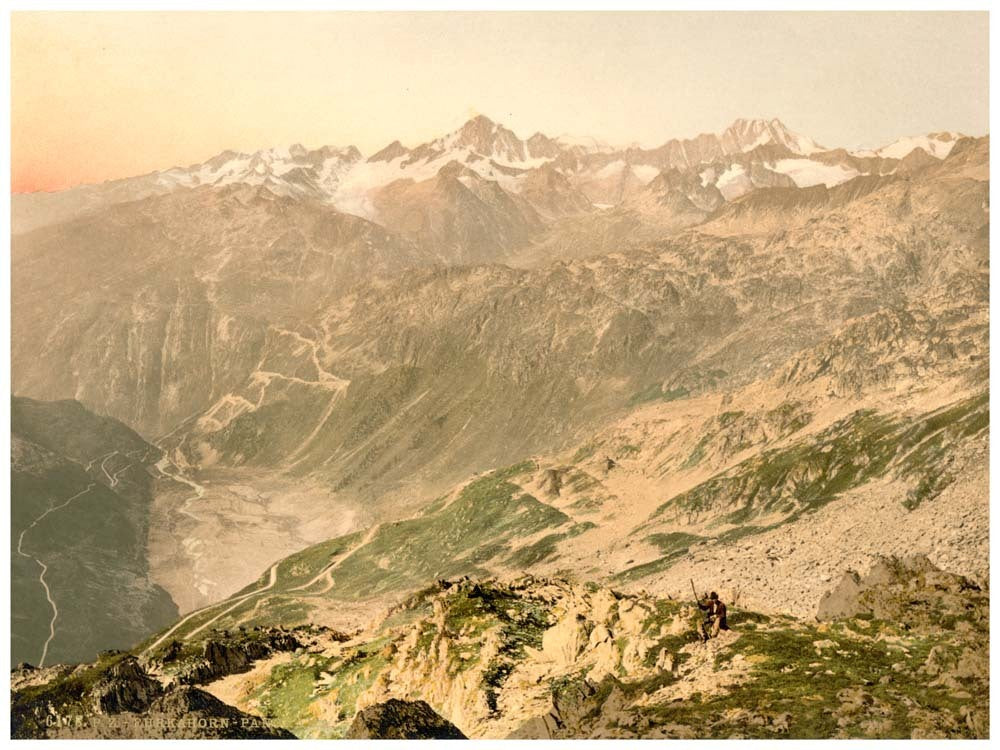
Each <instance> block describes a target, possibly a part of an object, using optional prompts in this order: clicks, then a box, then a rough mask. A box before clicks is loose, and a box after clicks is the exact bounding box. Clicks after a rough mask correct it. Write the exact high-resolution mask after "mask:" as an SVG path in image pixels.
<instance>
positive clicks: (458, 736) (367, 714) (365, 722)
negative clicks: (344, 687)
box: [344, 698, 467, 740]
mask: <svg viewBox="0 0 1000 750" xmlns="http://www.w3.org/2000/svg"><path fill="white" fill-rule="evenodd" d="M344 737H345V739H349V740H464V739H467V738H466V736H465V735H464V734H462V733H461V732H460V731H458V727H456V726H455V725H454V724H452V723H451V722H450V721H448V720H447V719H445V718H443V717H441V716H439V715H438V714H437V713H435V711H434V709H432V708H431V707H430V706H428V705H427V703H426V702H424V701H401V700H396V699H395V698H392V699H390V700H387V701H386V702H385V703H377V704H375V705H373V706H368V707H367V708H364V709H362V710H361V711H358V713H357V714H356V715H355V716H354V721H353V722H351V727H350V729H348V730H347V734H345V735H344Z"/></svg>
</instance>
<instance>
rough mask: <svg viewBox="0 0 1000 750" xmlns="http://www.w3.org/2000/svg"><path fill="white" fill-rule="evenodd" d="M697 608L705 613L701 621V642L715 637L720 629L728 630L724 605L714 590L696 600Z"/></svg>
mask: <svg viewBox="0 0 1000 750" xmlns="http://www.w3.org/2000/svg"><path fill="white" fill-rule="evenodd" d="M698 609H700V610H702V611H703V612H704V613H705V619H704V620H703V621H702V623H701V640H702V641H703V642H704V641H707V640H708V639H709V638H715V636H717V635H718V634H719V631H720V630H729V624H728V623H727V622H726V605H725V604H723V603H722V602H721V601H720V600H719V595H718V594H716V593H715V592H714V591H713V592H712V593H711V594H709V595H708V596H707V597H705V596H703V597H702V601H700V602H698Z"/></svg>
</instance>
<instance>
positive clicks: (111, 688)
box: [94, 656, 163, 714]
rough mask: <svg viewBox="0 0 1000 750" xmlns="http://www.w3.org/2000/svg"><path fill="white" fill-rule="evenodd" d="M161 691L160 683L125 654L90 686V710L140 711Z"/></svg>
mask: <svg viewBox="0 0 1000 750" xmlns="http://www.w3.org/2000/svg"><path fill="white" fill-rule="evenodd" d="M162 694H163V688H162V687H161V686H160V683H159V682H157V681H156V680H154V679H153V678H151V677H150V676H149V675H148V674H146V671H145V670H144V669H143V668H142V667H141V666H140V665H139V661H138V660H137V659H136V658H135V657H134V656H129V657H126V658H125V659H123V660H121V661H119V662H118V663H116V664H115V665H114V666H112V667H111V669H109V670H108V673H107V676H106V677H105V678H104V679H103V680H101V682H99V683H98V684H97V685H96V687H95V688H94V710H95V711H96V712H97V713H99V714H118V713H121V712H123V711H131V712H139V711H144V710H145V709H146V708H148V707H149V705H150V703H152V701H153V700H154V699H155V698H158V697H159V696H160V695H162Z"/></svg>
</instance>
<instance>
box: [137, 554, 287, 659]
mask: <svg viewBox="0 0 1000 750" xmlns="http://www.w3.org/2000/svg"><path fill="white" fill-rule="evenodd" d="M279 564H280V561H279V562H276V563H275V564H274V565H272V566H271V570H270V580H269V581H268V583H267V585H266V586H262V587H261V588H259V589H255V590H254V591H251V592H250V593H249V594H243V595H242V596H239V597H236V598H235V599H224V600H222V601H221V602H216V603H215V604H209V605H208V606H207V607H202V608H201V609H196V610H195V611H194V612H191V613H190V614H188V615H187V616H186V617H184V618H183V619H181V620H180V621H179V622H177V624H175V625H174V626H173V627H172V628H170V630H168V631H167V632H166V633H164V634H163V635H161V636H160V637H159V638H158V639H157V640H156V641H155V642H154V643H153V644H152V645H150V646H148V647H147V648H146V649H145V653H147V654H148V653H150V652H151V651H153V650H154V649H156V647H157V646H159V645H160V644H161V643H163V642H164V641H165V640H166V639H167V638H169V637H170V636H171V635H173V634H174V633H175V632H176V631H177V629H178V628H179V627H181V626H182V625H183V624H184V623H186V622H187V621H188V620H190V619H191V618H192V617H197V616H198V615H201V614H204V613H205V612H208V611H209V610H211V609H214V608H215V607H219V606H221V605H223V604H229V603H232V606H231V607H229V608H228V609H224V610H223V611H222V612H219V613H218V614H217V615H216V616H215V617H213V618H212V619H210V620H207V621H206V622H204V623H202V624H201V625H199V626H198V627H197V628H195V629H194V630H192V631H191V632H190V633H188V637H189V638H190V637H191V636H193V635H194V634H195V633H199V632H201V631H202V630H204V629H205V628H206V627H208V626H209V625H211V624H212V623H213V622H215V621H216V620H218V619H219V618H220V617H222V616H223V615H224V614H226V613H227V612H230V611H232V610H233V609H236V607H238V606H239V605H240V604H242V603H243V602H244V601H245V600H247V599H249V598H250V597H251V596H256V595H257V594H262V593H264V592H265V591H267V590H268V589H270V588H273V587H274V584H275V583H277V582H278V565H279Z"/></svg>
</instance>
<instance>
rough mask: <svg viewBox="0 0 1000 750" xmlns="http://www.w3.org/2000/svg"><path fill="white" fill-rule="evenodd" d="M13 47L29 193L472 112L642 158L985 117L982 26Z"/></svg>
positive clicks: (540, 27) (171, 33)
mask: <svg viewBox="0 0 1000 750" xmlns="http://www.w3.org/2000/svg"><path fill="white" fill-rule="evenodd" d="M11 46H12V51H11V55H12V65H11V69H12V71H11V77H12V78H11V81H12V89H11V119H12V171H13V175H12V183H13V189H14V190H16V191H25V190H38V189H45V190H54V189H61V188H64V187H68V186H71V185H76V184H80V183H90V182H100V181H102V180H105V179H111V178H116V177H125V176H130V175H136V174H142V173H145V172H149V171H152V170H155V169H164V168H168V167H171V166H174V165H187V164H192V163H195V162H200V161H203V160H205V159H207V158H209V157H211V156H213V155H214V154H216V153H218V152H219V151H222V150H224V149H227V148H232V149H236V150H242V151H252V150H256V149H259V148H266V147H269V146H277V145H288V144H291V143H296V142H299V143H302V144H304V145H305V146H307V147H316V146H320V145H324V144H330V145H336V146H347V145H352V144H353V145H355V146H357V147H358V148H359V149H360V150H361V151H362V153H364V154H366V155H369V154H371V153H374V152H375V151H376V150H378V149H380V148H381V147H382V146H384V145H386V144H387V143H389V142H390V141H393V140H396V139H399V140H400V141H402V142H403V144H404V145H407V146H416V145H418V144H419V143H421V142H423V141H426V140H430V139H431V138H434V137H436V136H438V135H442V134H444V133H446V132H448V131H450V130H453V129H454V128H456V127H458V126H459V125H461V124H462V122H464V121H465V120H466V119H468V118H469V117H470V116H471V115H474V114H480V113H481V114H485V115H487V116H489V117H491V118H492V119H494V120H497V121H499V122H502V123H503V124H505V125H507V126H508V127H510V128H511V129H513V130H514V131H515V132H516V133H517V134H518V135H520V136H521V137H524V138H526V137H528V136H530V135H531V134H532V133H534V132H536V131H541V132H544V133H546V134H548V135H551V136H556V135H560V134H564V133H568V134H573V135H590V136H595V137H598V138H601V139H603V140H606V141H608V142H610V143H612V144H615V145H624V144H627V143H632V142H639V143H641V144H643V145H647V146H654V145H659V144H661V143H663V142H664V141H666V140H668V139H669V138H672V137H691V136H694V135H697V134H698V133H701V132H717V131H720V130H722V129H724V128H725V127H726V126H727V125H729V124H730V123H731V122H732V121H733V120H734V119H736V118H739V117H767V118H771V117H779V118H780V119H781V120H783V121H784V123H785V124H786V125H787V126H788V127H789V128H791V129H792V130H794V131H796V132H799V133H802V134H805V135H808V136H810V137H812V138H814V139H815V140H817V141H818V142H819V143H821V144H823V145H824V146H828V147H837V146H844V147H847V148H854V147H859V146H877V145H883V144H885V143H888V142H890V141H892V140H895V139H896V138H897V137H899V136H903V135H915V134H920V133H927V132H931V131H936V130H957V131H961V132H964V133H966V134H969V135H983V134H984V133H986V132H987V129H988V123H989V106H988V98H987V94H988V69H989V64H988V62H989V61H988V14H987V13H985V12H973V13H968V12H966V13H930V12H911V13H884V12H883V13H816V12H808V13H734V12H708V13H675V12H667V13H554V12H549V13H446V12H435V13H305V12H303V13H250V12H243V13H194V12H190V13H14V14H13V18H12V28H11Z"/></svg>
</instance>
